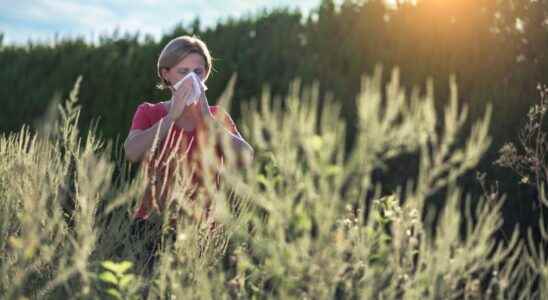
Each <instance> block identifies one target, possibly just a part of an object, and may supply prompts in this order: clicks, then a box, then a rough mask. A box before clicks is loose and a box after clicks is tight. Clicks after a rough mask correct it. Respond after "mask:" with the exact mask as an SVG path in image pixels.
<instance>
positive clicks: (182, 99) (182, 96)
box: [168, 79, 193, 122]
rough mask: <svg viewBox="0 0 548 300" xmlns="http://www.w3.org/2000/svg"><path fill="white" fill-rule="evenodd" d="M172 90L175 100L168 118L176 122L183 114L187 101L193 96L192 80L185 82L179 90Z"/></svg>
mask: <svg viewBox="0 0 548 300" xmlns="http://www.w3.org/2000/svg"><path fill="white" fill-rule="evenodd" d="M170 88H171V91H172V93H173V100H172V102H171V107H170V108H169V113H168V117H169V118H170V119H171V120H172V121H174V122H175V121H176V120H177V119H179V117H180V116H181V115H182V114H183V111H184V110H185V107H186V103H187V100H188V98H189V97H190V96H191V95H192V88H193V87H192V80H189V79H187V80H185V81H183V83H182V84H181V85H180V86H179V88H178V89H177V90H174V89H173V87H170Z"/></svg>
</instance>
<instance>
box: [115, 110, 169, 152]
mask: <svg viewBox="0 0 548 300" xmlns="http://www.w3.org/2000/svg"><path fill="white" fill-rule="evenodd" d="M172 124H173V121H172V120H171V119H170V118H169V116H165V117H163V118H162V119H160V120H159V121H158V122H156V124H154V125H153V126H151V127H150V128H147V129H145V130H139V129H133V130H131V131H130V132H129V134H128V136H127V138H126V141H125V142H124V151H125V154H126V158H127V159H128V160H130V161H132V162H138V161H140V160H141V159H143V157H144V154H145V153H146V152H147V151H148V150H149V149H150V148H151V147H152V144H153V142H154V138H155V137H156V134H158V140H159V141H161V140H162V139H163V138H165V137H166V135H167V133H168V132H169V128H170V127H171V125H172Z"/></svg>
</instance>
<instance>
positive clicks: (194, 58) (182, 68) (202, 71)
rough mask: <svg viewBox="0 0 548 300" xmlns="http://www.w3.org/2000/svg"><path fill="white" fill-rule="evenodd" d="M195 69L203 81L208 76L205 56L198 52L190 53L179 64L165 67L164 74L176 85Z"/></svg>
mask: <svg viewBox="0 0 548 300" xmlns="http://www.w3.org/2000/svg"><path fill="white" fill-rule="evenodd" d="M192 71H194V73H196V75H198V77H200V79H202V81H203V80H204V79H205V76H206V72H207V71H206V67H205V60H204V58H203V57H202V56H201V55H200V54H198V53H190V54H189V55H187V56H186V57H185V58H184V59H183V60H181V61H180V62H179V63H178V64H176V65H175V66H174V67H172V68H170V69H163V70H162V76H164V78H165V79H167V81H169V83H171V85H174V84H175V83H177V82H178V81H179V80H181V79H182V78H183V77H185V76H186V75H187V74H188V73H190V72H192Z"/></svg>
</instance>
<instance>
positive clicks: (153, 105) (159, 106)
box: [137, 101, 169, 111]
mask: <svg viewBox="0 0 548 300" xmlns="http://www.w3.org/2000/svg"><path fill="white" fill-rule="evenodd" d="M168 107H169V101H162V102H148V101H144V102H141V104H139V105H138V106H137V110H139V109H142V110H146V111H167V108H168Z"/></svg>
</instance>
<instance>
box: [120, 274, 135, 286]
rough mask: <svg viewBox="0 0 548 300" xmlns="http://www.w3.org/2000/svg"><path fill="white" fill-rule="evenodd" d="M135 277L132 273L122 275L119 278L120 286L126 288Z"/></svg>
mask: <svg viewBox="0 0 548 300" xmlns="http://www.w3.org/2000/svg"><path fill="white" fill-rule="evenodd" d="M134 279H135V276H134V275H133V274H128V275H125V276H124V277H122V278H121V279H120V287H121V288H122V289H125V288H127V286H128V285H129V284H130V283H132V282H133V280H134Z"/></svg>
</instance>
